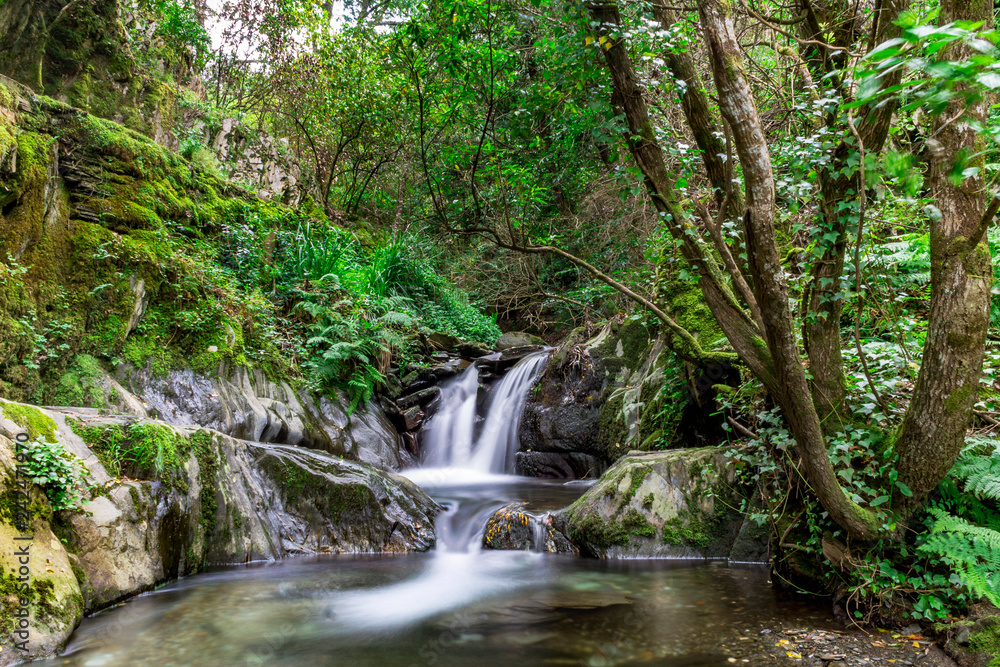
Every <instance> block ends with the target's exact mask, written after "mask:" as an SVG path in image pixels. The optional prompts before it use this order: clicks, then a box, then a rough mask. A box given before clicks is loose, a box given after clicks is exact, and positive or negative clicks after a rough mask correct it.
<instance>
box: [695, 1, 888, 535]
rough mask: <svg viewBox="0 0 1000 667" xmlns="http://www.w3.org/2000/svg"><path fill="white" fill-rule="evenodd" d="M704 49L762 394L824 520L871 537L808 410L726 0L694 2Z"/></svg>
mask: <svg viewBox="0 0 1000 667" xmlns="http://www.w3.org/2000/svg"><path fill="white" fill-rule="evenodd" d="M698 9H699V14H700V16H701V23H702V28H703V29H704V31H705V33H704V34H705V40H706V42H707V43H708V46H709V54H710V58H711V65H712V71H713V73H714V76H715V87H716V90H717V91H718V94H719V106H720V108H721V110H722V115H723V117H724V118H725V119H726V120H727V121H728V122H729V125H730V127H731V128H732V131H733V138H734V143H735V144H736V149H737V152H738V153H739V157H740V165H741V166H742V167H743V177H744V182H745V183H746V207H747V212H746V231H747V252H748V254H749V263H750V271H751V273H752V274H753V277H754V285H755V288H756V292H757V293H756V298H757V303H758V304H759V305H760V309H761V312H762V314H763V316H764V320H765V321H766V322H767V332H766V334H765V336H766V342H767V348H768V350H769V351H770V352H771V357H772V359H773V360H774V368H775V375H776V377H777V380H778V382H777V386H775V387H769V388H768V389H769V391H771V393H772V394H773V395H774V396H775V398H776V399H777V400H778V402H779V404H780V405H781V407H782V410H783V412H784V415H785V418H786V419H787V420H788V422H789V426H790V427H791V431H792V434H793V436H794V438H795V442H796V447H797V450H798V452H799V453H800V455H801V457H802V464H801V466H802V472H803V474H804V475H805V478H806V480H807V481H808V482H809V484H810V486H811V487H812V490H813V492H814V493H815V494H816V497H817V499H818V500H819V501H820V503H821V504H822V505H823V507H824V508H825V509H826V510H827V512H829V513H830V517H831V518H832V519H833V520H834V521H836V522H837V523H838V524H839V525H841V526H842V527H843V528H844V529H845V530H846V531H847V532H848V533H849V534H850V535H852V536H854V537H859V538H866V539H867V538H872V537H874V536H875V535H877V533H878V526H877V524H876V522H875V520H874V517H873V515H872V514H871V513H870V512H868V511H866V510H864V509H862V508H861V507H859V506H858V505H857V504H856V503H854V502H852V501H851V499H850V498H848V497H847V494H846V493H844V490H843V489H842V488H841V486H840V483H839V482H838V481H837V476H836V474H835V473H834V470H833V466H832V465H831V463H830V458H829V456H827V453H826V442H825V440H824V438H823V431H822V429H821V427H820V420H819V416H818V414H817V412H816V408H815V406H814V404H813V401H812V398H811V393H810V391H809V385H808V382H807V381H806V375H805V369H804V368H803V364H802V358H801V356H800V354H799V348H798V342H797V341H796V337H795V330H794V322H793V319H792V313H791V309H790V307H789V304H788V287H787V283H786V280H785V272H784V269H783V268H782V266H781V258H780V256H779V254H778V247H777V243H776V239H775V232H774V219H775V195H774V176H773V174H772V171H771V154H770V151H769V150H768V146H767V141H766V140H765V137H764V131H763V128H762V126H761V123H760V117H759V115H758V113H757V109H756V106H755V105H754V101H753V96H752V94H751V92H750V87H749V85H748V83H747V80H746V77H745V76H744V73H743V72H744V70H743V62H742V56H741V49H740V46H739V43H738V42H737V41H736V35H735V30H734V27H733V17H732V10H731V7H730V5H729V3H728V2H727V0H701V1H700V2H699V3H698Z"/></svg>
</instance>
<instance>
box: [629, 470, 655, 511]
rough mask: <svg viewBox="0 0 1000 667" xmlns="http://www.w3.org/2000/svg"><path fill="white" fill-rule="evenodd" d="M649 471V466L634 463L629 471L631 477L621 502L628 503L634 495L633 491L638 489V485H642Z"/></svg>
mask: <svg viewBox="0 0 1000 667" xmlns="http://www.w3.org/2000/svg"><path fill="white" fill-rule="evenodd" d="M651 472H652V469H651V468H650V467H649V466H643V465H635V466H633V467H632V470H631V472H630V473H629V474H630V475H631V478H632V479H631V482H630V483H629V487H628V491H626V492H625V496H624V498H623V499H622V504H625V503H628V502H629V501H631V500H632V498H633V497H635V493H636V491H638V490H639V487H640V486H642V482H643V480H645V479H646V477H647V476H648V475H649V473H651Z"/></svg>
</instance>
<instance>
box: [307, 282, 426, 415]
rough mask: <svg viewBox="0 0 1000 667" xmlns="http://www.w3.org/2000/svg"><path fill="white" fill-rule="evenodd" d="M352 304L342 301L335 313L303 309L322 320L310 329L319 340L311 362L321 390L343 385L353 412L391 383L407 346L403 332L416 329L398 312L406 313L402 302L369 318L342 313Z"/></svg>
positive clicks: (386, 302) (385, 304)
mask: <svg viewBox="0 0 1000 667" xmlns="http://www.w3.org/2000/svg"><path fill="white" fill-rule="evenodd" d="M349 306H350V304H349V303H348V302H346V301H341V302H339V303H338V304H336V305H334V306H333V307H332V308H326V307H322V306H318V305H316V304H310V303H308V302H307V303H304V304H303V308H304V309H305V310H306V311H307V312H309V313H310V314H311V315H313V316H314V317H315V318H316V320H315V322H314V323H313V324H312V325H311V327H310V329H311V330H312V333H313V334H314V335H313V336H312V337H311V338H310V339H309V340H308V341H306V345H307V346H308V347H309V348H310V349H312V350H313V351H314V354H315V356H314V358H313V359H312V360H310V361H309V362H306V364H305V365H306V367H307V368H309V369H310V370H312V371H313V373H314V374H315V376H316V377H317V379H318V381H319V384H320V386H323V387H331V386H336V385H338V384H340V385H341V386H344V387H345V388H347V389H348V390H349V391H350V393H351V395H352V401H351V406H350V410H351V412H353V411H354V410H355V409H356V408H357V406H358V404H359V403H360V402H367V401H368V400H369V399H371V396H372V393H373V392H374V390H375V388H376V387H377V386H378V385H379V384H380V383H381V382H382V381H383V380H384V379H385V378H384V377H383V375H382V373H383V371H385V370H387V367H388V363H389V361H390V360H391V358H392V355H393V354H394V353H395V352H397V351H399V350H401V349H402V348H403V346H404V345H405V340H404V338H403V337H402V336H401V335H400V333H399V331H398V329H397V328H398V327H408V326H411V325H412V324H413V320H412V318H411V317H410V316H409V315H407V314H406V313H405V312H401V311H400V310H394V309H393V306H397V307H405V302H403V301H402V300H401V299H400V298H399V297H396V298H386V299H382V300H380V301H379V302H378V303H376V304H372V305H370V306H369V308H368V309H367V312H366V313H359V312H357V311H354V312H351V311H347V312H341V311H340V310H338V308H344V309H346V308H347V307H349Z"/></svg>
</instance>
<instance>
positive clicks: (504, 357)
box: [476, 345, 545, 373]
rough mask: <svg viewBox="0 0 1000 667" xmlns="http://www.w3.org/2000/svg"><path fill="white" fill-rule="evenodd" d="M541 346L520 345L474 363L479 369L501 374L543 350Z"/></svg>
mask: <svg viewBox="0 0 1000 667" xmlns="http://www.w3.org/2000/svg"><path fill="white" fill-rule="evenodd" d="M544 349H545V347H544V346H543V345H521V346H519V347H509V348H507V349H506V350H504V351H503V352H500V353H494V354H491V355H489V356H486V357H482V358H481V359H478V360H477V361H476V363H477V364H478V365H479V367H480V368H485V369H489V370H490V371H492V372H494V373H502V372H504V371H506V370H507V369H509V368H511V367H512V366H514V365H515V364H517V362H519V361H521V359H524V358H525V357H527V356H530V355H532V354H535V353H536V352H539V351H541V350H544Z"/></svg>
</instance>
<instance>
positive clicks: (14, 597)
mask: <svg viewBox="0 0 1000 667" xmlns="http://www.w3.org/2000/svg"><path fill="white" fill-rule="evenodd" d="M21 598H27V600H28V604H29V606H30V605H31V604H32V602H34V598H35V588H34V586H30V585H29V586H26V587H23V588H22V585H21V584H20V583H19V582H18V581H17V577H16V576H15V575H14V572H13V571H8V570H7V569H6V568H4V567H2V566H0V627H3V628H10V627H11V626H12V624H13V621H14V612H15V611H16V610H17V609H18V608H19V607H20V600H21Z"/></svg>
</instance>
